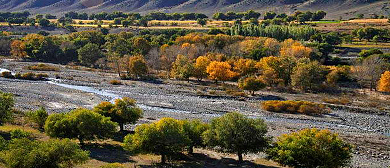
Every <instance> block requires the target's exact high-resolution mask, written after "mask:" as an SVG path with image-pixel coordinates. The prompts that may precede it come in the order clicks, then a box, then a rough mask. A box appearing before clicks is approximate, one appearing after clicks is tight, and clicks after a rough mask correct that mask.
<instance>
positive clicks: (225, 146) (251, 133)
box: [203, 113, 269, 162]
mask: <svg viewBox="0 0 390 168" xmlns="http://www.w3.org/2000/svg"><path fill="white" fill-rule="evenodd" d="M266 133H267V126H266V124H265V123H264V121H263V120H262V119H250V118H248V117H245V116H244V115H242V114H239V113H228V114H225V115H224V116H222V117H219V118H215V119H213V120H212V121H211V125H210V128H209V129H208V130H207V131H206V132H204V133H203V138H204V143H205V144H206V145H207V146H210V147H220V149H221V150H222V151H224V152H234V153H237V155H238V159H239V161H240V162H242V161H243V159H242V155H243V154H245V153H248V152H255V153H256V152H260V151H262V150H263V149H264V148H265V147H267V146H268V142H269V138H267V137H266V136H265V134H266Z"/></svg>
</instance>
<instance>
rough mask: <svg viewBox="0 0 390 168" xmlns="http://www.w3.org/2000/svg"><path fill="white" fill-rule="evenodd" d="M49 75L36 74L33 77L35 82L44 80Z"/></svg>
mask: <svg viewBox="0 0 390 168" xmlns="http://www.w3.org/2000/svg"><path fill="white" fill-rule="evenodd" d="M48 77H49V75H47V74H44V73H38V74H36V75H35V80H44V79H45V78H48Z"/></svg>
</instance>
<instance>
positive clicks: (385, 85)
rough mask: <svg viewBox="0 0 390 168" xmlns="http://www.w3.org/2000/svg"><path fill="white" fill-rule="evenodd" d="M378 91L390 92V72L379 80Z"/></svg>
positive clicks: (386, 72) (385, 73)
mask: <svg viewBox="0 0 390 168" xmlns="http://www.w3.org/2000/svg"><path fill="white" fill-rule="evenodd" d="M378 90H379V91H382V92H390V71H385V72H384V73H383V74H382V76H381V79H380V80H379V84H378Z"/></svg>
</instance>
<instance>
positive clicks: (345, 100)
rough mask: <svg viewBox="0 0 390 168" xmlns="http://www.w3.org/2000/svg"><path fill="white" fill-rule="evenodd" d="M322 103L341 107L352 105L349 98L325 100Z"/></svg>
mask: <svg viewBox="0 0 390 168" xmlns="http://www.w3.org/2000/svg"><path fill="white" fill-rule="evenodd" d="M322 101H324V102H325V103H330V104H341V105H347V104H349V103H351V101H350V100H349V99H348V98H345V97H342V98H324V99H323V100H322Z"/></svg>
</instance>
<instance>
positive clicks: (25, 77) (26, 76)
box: [20, 72, 35, 80]
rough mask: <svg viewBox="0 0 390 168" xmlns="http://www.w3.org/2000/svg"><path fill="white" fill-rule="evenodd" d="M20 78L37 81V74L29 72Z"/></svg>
mask: <svg viewBox="0 0 390 168" xmlns="http://www.w3.org/2000/svg"><path fill="white" fill-rule="evenodd" d="M20 77H21V78H22V79H25V80H34V79H35V73H32V72H27V73H24V74H22V75H21V76H20Z"/></svg>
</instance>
